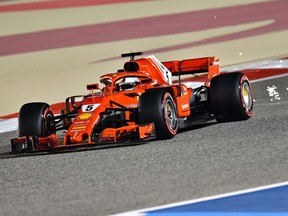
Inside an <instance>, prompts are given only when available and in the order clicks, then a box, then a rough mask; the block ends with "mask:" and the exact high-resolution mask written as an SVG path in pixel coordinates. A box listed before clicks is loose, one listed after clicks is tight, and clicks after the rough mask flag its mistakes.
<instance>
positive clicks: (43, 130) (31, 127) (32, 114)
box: [18, 102, 56, 137]
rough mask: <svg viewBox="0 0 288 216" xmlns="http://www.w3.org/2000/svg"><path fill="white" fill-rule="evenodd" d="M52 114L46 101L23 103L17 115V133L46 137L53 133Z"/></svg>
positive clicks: (20, 135)
mask: <svg viewBox="0 0 288 216" xmlns="http://www.w3.org/2000/svg"><path fill="white" fill-rule="evenodd" d="M55 131H56V130H55V122H54V115H53V113H52V111H51V109H50V106H49V105H48V104H46V103H41V102H37V103H27V104H24V105H23V106H22V107H21V109H20V112H19V116H18V135H19V137H22V136H37V137H47V136H49V135H51V134H55Z"/></svg>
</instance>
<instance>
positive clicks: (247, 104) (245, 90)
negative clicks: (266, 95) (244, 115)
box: [241, 81, 253, 113]
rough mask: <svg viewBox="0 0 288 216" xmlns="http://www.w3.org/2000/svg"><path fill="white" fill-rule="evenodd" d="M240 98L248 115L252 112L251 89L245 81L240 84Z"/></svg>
mask: <svg viewBox="0 0 288 216" xmlns="http://www.w3.org/2000/svg"><path fill="white" fill-rule="evenodd" d="M241 96H242V102H243V105H244V108H245V109H246V110H247V111H248V113H250V112H251V111H252V106H253V100H252V94H251V88H250V85H249V83H248V82H247V81H244V82H243V83H242V91H241Z"/></svg>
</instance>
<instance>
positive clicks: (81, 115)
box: [78, 113, 93, 120]
mask: <svg viewBox="0 0 288 216" xmlns="http://www.w3.org/2000/svg"><path fill="white" fill-rule="evenodd" d="M92 116H93V113H82V114H80V115H79V116H78V119H79V120H87V119H90V118H91V117H92Z"/></svg>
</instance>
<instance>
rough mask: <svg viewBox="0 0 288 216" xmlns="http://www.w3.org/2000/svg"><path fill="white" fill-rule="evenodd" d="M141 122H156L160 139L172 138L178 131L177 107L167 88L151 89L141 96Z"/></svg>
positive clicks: (139, 113)
mask: <svg viewBox="0 0 288 216" xmlns="http://www.w3.org/2000/svg"><path fill="white" fill-rule="evenodd" d="M138 118H139V124H146V123H154V125H155V131H156V138H157V139H158V140H163V139H171V138H173V137H174V136H175V135H176V134H177V131H178V113H177V107H176V105H175V102H174V100H173V97H172V96H171V94H170V93H169V92H168V91H167V90H165V89H157V90H149V91H147V92H145V93H144V94H142V95H141V96H140V97H139V104H138Z"/></svg>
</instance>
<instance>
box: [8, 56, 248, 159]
mask: <svg viewBox="0 0 288 216" xmlns="http://www.w3.org/2000/svg"><path fill="white" fill-rule="evenodd" d="M137 55H142V53H141V52H137V53H126V54H122V57H130V61H128V62H126V63H125V64H124V68H123V69H120V70H118V72H116V73H110V74H106V75H103V76H101V77H100V82H101V83H102V84H103V86H104V87H103V88H101V89H100V88H99V84H89V85H87V90H89V91H90V93H89V94H87V95H81V96H72V97H68V98H67V99H66V108H65V109H63V110H62V112H61V113H62V114H61V115H54V114H53V113H52V110H51V108H50V106H49V105H48V104H46V103H40V102H38V103H28V104H25V105H23V106H22V107H21V109H20V112H19V118H18V133H19V137H18V138H14V139H12V140H11V147H12V153H13V154H17V153H23V152H37V151H53V150H60V149H69V148H77V147H85V148H86V147H90V146H98V145H100V144H107V143H108V144H119V143H123V142H130V143H131V142H132V143H133V141H141V140H147V139H151V138H156V139H170V138H173V137H174V136H175V135H176V134H177V131H178V129H179V128H184V127H188V126H191V125H192V124H195V123H199V122H203V121H210V120H212V119H216V120H217V121H218V122H226V121H238V120H247V119H249V118H250V117H251V115H252V111H253V99H252V90H251V86H250V83H249V81H248V79H247V77H246V76H245V75H244V74H242V73H228V74H221V75H220V73H219V60H218V59H216V58H215V57H205V58H198V59H187V60H182V61H179V60H175V61H167V62H160V61H159V60H158V59H157V58H155V57H154V56H148V57H144V58H139V59H137V60H135V56H137ZM205 72H206V73H208V76H207V80H206V82H205V84H204V85H203V86H201V87H198V88H195V89H192V88H189V87H187V86H186V85H184V84H181V76H183V75H187V74H188V75H189V74H196V73H205ZM172 76H178V82H177V79H176V82H177V84H173V83H175V81H174V82H172ZM60 130H62V131H63V134H64V135H62V136H60V135H56V131H60Z"/></svg>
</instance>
